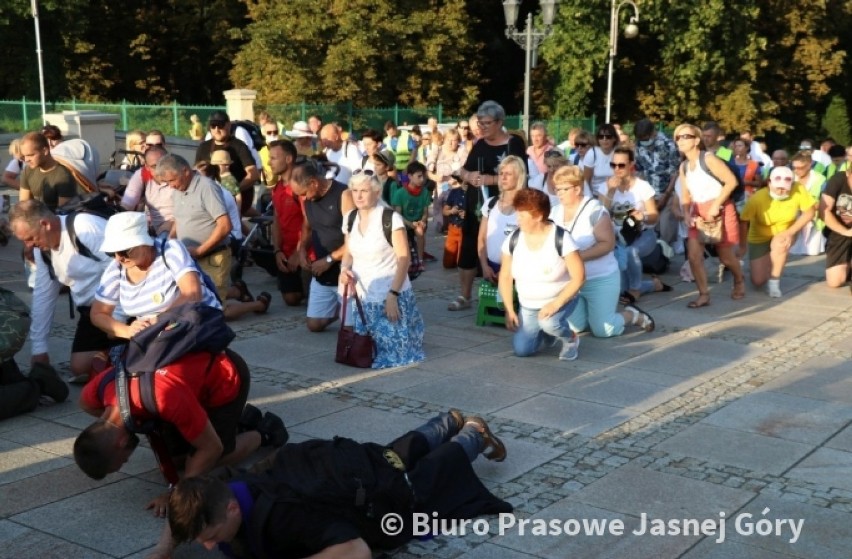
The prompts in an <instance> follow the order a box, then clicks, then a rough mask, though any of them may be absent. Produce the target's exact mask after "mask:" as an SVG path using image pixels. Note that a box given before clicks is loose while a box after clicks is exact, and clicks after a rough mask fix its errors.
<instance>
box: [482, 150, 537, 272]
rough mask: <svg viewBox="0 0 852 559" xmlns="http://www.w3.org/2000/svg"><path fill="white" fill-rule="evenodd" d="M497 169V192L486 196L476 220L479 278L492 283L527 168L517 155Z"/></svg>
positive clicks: (515, 221)
mask: <svg viewBox="0 0 852 559" xmlns="http://www.w3.org/2000/svg"><path fill="white" fill-rule="evenodd" d="M497 170H498V175H497V184H498V186H499V187H500V193H499V194H498V195H497V196H494V197H492V198H487V199H486V200H485V203H484V204H483V205H482V221H480V222H479V240H478V242H477V249H478V252H479V263H480V265H481V266H482V279H484V280H486V281H490V282H491V283H494V284H496V283H497V276H498V274H499V273H500V259H501V256H502V250H501V247H502V246H503V241H505V240H506V237H507V236H509V235H510V234H511V233H512V232H513V231H514V230H515V229H517V228H518V216H517V215H516V213H515V205H514V200H515V196H516V195H517V194H518V193H519V192H520V191H521V190H524V189H525V188H526V186H527V172H526V167H525V166H524V161H523V159H521V158H520V157H518V156H516V155H510V156H508V157H506V158H505V159H504V160H503V161H501V162H500V165H499V167H498V168H497Z"/></svg>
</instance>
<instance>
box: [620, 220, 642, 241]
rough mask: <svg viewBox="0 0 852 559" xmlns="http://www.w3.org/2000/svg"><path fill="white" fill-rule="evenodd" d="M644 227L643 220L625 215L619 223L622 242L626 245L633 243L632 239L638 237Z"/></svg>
mask: <svg viewBox="0 0 852 559" xmlns="http://www.w3.org/2000/svg"><path fill="white" fill-rule="evenodd" d="M644 229H645V225H644V223H643V222H641V221H639V220H638V219H634V218H633V217H632V216H627V217H625V218H624V221H623V222H622V223H621V238H623V239H624V243H625V244H626V245H627V246H630V245H632V244H633V241H635V240H636V239H638V238H639V236H640V235H641V234H642V231H643V230H644Z"/></svg>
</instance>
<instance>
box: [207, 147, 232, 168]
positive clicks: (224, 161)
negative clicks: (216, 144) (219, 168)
mask: <svg viewBox="0 0 852 559" xmlns="http://www.w3.org/2000/svg"><path fill="white" fill-rule="evenodd" d="M210 163H211V164H212V165H230V164H231V163H232V161H231V154H230V153H228V150H226V149H216V150H213V153H211V154H210Z"/></svg>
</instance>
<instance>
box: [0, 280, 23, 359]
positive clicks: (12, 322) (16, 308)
mask: <svg viewBox="0 0 852 559" xmlns="http://www.w3.org/2000/svg"><path fill="white" fill-rule="evenodd" d="M29 331H30V309H29V307H27V305H26V303H24V302H23V301H21V300H20V299H19V298H18V296H17V295H15V294H14V293H13V292H11V291H9V290H8V289H4V288H2V287H0V361H3V360H6V359H11V358H12V357H14V356H15V354H16V353H18V351H19V350H20V349H21V347H23V345H24V342H26V341H27V334H28V333H29Z"/></svg>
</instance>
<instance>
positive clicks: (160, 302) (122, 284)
mask: <svg viewBox="0 0 852 559" xmlns="http://www.w3.org/2000/svg"><path fill="white" fill-rule="evenodd" d="M163 247H165V253H166V255H165V258H163ZM154 250H155V252H156V256H155V257H154V261H153V262H152V263H151V267H150V268H148V275H146V276H145V278H144V279H143V280H142V281H140V282H138V283H135V284H133V283H131V282H130V281H129V280H128V279H127V272H126V271H125V269H124V268H123V267H122V266H121V264H119V263H118V261H117V260H114V261H113V262H111V263H110V265H109V266H108V267H107V269H106V270H105V271H104V275H103V276H102V277H101V284H100V286H99V287H98V290H97V292H96V293H95V298H96V299H97V300H98V301H101V302H102V303H106V304H107V305H112V306H114V307H120V308H121V309H122V310H123V311H124V314H126V315H127V316H131V317H134V318H143V317H152V316H157V315H158V314H160V313H161V312H163V311H165V310H167V309H168V308H169V307H171V306H172V305H173V304H174V302H175V300H176V299H177V298H178V297H180V288H179V287H178V281H179V280H180V278H182V277H183V276H184V275H185V274H188V273H191V272H193V273H196V274H198V268H197V267H196V266H197V265H196V263H195V261H194V260H193V259H192V257H191V256H190V255H189V252H187V250H186V247H185V246H184V245H183V243H181V242H180V241H178V240H176V239H169V240H167V241H166V242H165V243H163V241H162V240H161V239H159V238H158V239H156V240H155V241H154ZM198 280H199V282H200V283H201V302H202V303H204V304H205V305H208V306H211V307H215V308H217V309H221V308H222V305H221V304H220V303H219V301H218V300H217V299H216V294H215V293H214V292H212V291H211V290H210V289H208V288H207V286H206V285H204V281H203V280H202V279H201V276H200V275H199V278H198Z"/></svg>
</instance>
